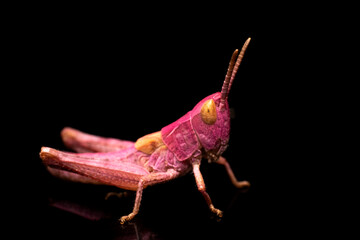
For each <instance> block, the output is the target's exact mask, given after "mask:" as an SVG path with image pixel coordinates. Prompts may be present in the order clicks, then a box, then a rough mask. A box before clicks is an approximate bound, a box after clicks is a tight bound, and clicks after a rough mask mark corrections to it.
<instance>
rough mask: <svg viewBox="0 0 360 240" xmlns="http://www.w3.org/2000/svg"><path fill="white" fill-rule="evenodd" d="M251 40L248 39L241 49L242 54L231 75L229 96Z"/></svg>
mask: <svg viewBox="0 0 360 240" xmlns="http://www.w3.org/2000/svg"><path fill="white" fill-rule="evenodd" d="M250 40H251V38H248V39H247V40H246V41H245V43H244V45H243V47H242V49H241V52H240V54H239V56H238V58H237V60H236V63H235V66H234V70H233V72H232V74H231V79H230V83H229V89H228V94H229V92H230V89H231V85H232V84H233V81H234V78H235V76H236V73H237V71H238V69H239V66H240V63H241V60H242V59H243V57H244V54H245V51H246V49H247V47H248V45H249V43H250Z"/></svg>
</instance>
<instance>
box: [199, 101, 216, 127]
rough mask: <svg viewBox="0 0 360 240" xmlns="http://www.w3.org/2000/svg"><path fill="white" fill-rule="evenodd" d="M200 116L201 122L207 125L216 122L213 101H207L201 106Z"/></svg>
mask: <svg viewBox="0 0 360 240" xmlns="http://www.w3.org/2000/svg"><path fill="white" fill-rule="evenodd" d="M200 115H201V119H202V120H203V122H204V123H206V124H208V125H213V124H214V123H215V122H216V118H217V113H216V105H215V102H214V100H213V99H209V100H207V101H206V102H205V103H204V104H203V105H202V107H201V111H200Z"/></svg>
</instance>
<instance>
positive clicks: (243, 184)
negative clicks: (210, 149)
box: [216, 157, 250, 188]
mask: <svg viewBox="0 0 360 240" xmlns="http://www.w3.org/2000/svg"><path fill="white" fill-rule="evenodd" d="M216 163H218V164H221V165H223V166H225V169H226V172H227V173H228V175H229V178H230V180H231V182H232V184H233V185H234V186H235V187H237V188H249V187H250V183H249V182H248V181H238V180H237V179H236V177H235V175H234V173H233V171H232V169H231V166H230V164H229V163H228V162H227V161H226V159H225V158H224V157H220V158H219V160H217V161H216Z"/></svg>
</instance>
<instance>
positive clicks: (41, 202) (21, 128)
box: [6, 11, 314, 239]
mask: <svg viewBox="0 0 360 240" xmlns="http://www.w3.org/2000/svg"><path fill="white" fill-rule="evenodd" d="M125 12H126V11H125ZM140 15H141V14H140ZM140 15H135V16H133V17H130V18H128V17H123V16H121V17H119V15H118V14H115V13H114V14H109V15H107V14H105V13H103V14H101V15H99V16H97V15H96V14H95V13H94V14H92V13H84V12H82V14H77V13H75V14H74V13H68V12H66V13H65V12H63V13H58V12H52V11H48V12H47V13H43V12H42V13H41V14H37V12H36V14H35V13H34V14H31V13H30V14H28V15H26V17H23V18H21V20H19V22H18V24H17V27H16V28H12V35H11V44H9V50H10V51H11V52H12V54H11V57H9V61H8V62H10V63H15V65H16V66H18V67H17V68H16V69H14V70H12V75H11V77H10V82H11V93H12V94H11V101H12V102H14V104H13V105H12V107H9V110H10V111H9V114H10V115H11V116H13V117H12V118H10V123H9V126H12V124H14V126H15V127H10V128H11V131H12V134H11V136H12V137H13V138H11V140H10V142H11V143H13V144H11V145H12V147H13V149H12V150H10V153H11V159H12V160H11V161H12V164H14V165H15V167H14V166H13V167H12V169H15V170H16V171H15V172H16V174H13V172H14V171H11V172H12V179H11V180H8V182H9V183H10V184H7V186H9V188H10V190H11V191H9V195H10V196H11V197H10V198H9V200H10V202H11V203H12V205H11V206H13V207H11V215H12V220H11V223H13V224H14V225H15V226H18V227H19V229H23V231H24V232H25V233H26V234H27V235H28V236H35V237H50V238H52V239H53V238H59V239H60V238H66V239H75V238H83V239H95V238H97V239H99V238H100V239H122V238H124V239H125V238H126V237H128V238H127V239H133V238H135V239H136V234H138V235H140V236H142V237H143V238H145V236H147V235H148V236H152V237H153V238H154V239H184V238H204V239H219V238H223V239H233V238H236V239H240V238H245V239H246V238H255V237H259V236H285V237H288V236H299V235H300V234H304V232H305V229H312V228H314V226H313V224H312V223H311V221H308V222H305V223H304V222H301V221H300V222H299V219H300V218H301V216H302V214H301V213H302V211H303V210H304V209H305V207H304V201H306V200H308V199H307V198H308V196H304V195H303V194H302V193H303V192H304V190H305V189H306V185H305V186H303V185H302V186H301V187H298V186H297V187H295V185H294V184H293V181H292V180H293V179H294V177H293V176H294V175H296V174H298V173H299V172H301V159H302V157H303V155H304V148H306V147H309V146H307V144H306V143H305V144H304V143H303V142H302V139H300V138H299V137H294V136H299V133H301V134H304V132H302V131H305V134H306V123H307V121H308V119H307V116H304V115H302V114H301V112H302V111H303V109H302V108H303V104H302V103H304V102H306V100H304V98H303V99H302V101H303V102H302V103H300V102H299V101H300V99H298V98H297V96H298V95H299V94H300V92H301V90H299V89H301V88H302V85H303V84H306V81H305V82H304V81H302V82H299V81H298V80H297V78H298V77H299V75H301V71H295V73H298V74H295V73H294V71H293V69H292V68H293V62H292V60H291V59H290V58H289V56H294V55H298V56H299V55H302V54H304V52H302V51H303V50H304V48H303V47H302V45H301V43H302V39H303V38H304V36H303V35H302V33H303V32H300V31H299V32H297V33H296V34H294V33H293V32H291V31H287V30H288V29H286V28H285V29H278V26H277V24H276V23H273V22H269V21H266V19H265V20H264V21H260V22H261V24H260V25H259V26H260V27H259V26H255V27H254V26H253V24H252V25H251V26H249V25H250V19H247V20H244V21H241V20H240V19H236V18H234V17H232V18H229V19H221V20H223V21H220V18H216V17H215V18H212V19H211V20H210V19H201V20H200V21H196V22H195V21H190V23H185V22H183V21H181V19H183V18H184V16H183V15H181V16H178V17H179V19H180V21H171V22H168V21H167V19H169V18H171V17H172V14H171V12H170V13H168V14H167V15H166V16H155V15H154V16H153V15H151V14H150V15H146V16H143V15H141V17H140ZM235 16H236V15H235ZM175 18H177V17H175ZM229 22H232V24H229ZM248 37H251V38H252V40H251V42H250V45H249V47H248V50H247V52H246V54H245V57H244V59H243V62H242V64H241V66H240V68H239V71H238V74H237V77H236V79H235V82H234V85H233V87H232V89H231V92H230V96H229V104H230V107H231V109H232V121H231V124H232V125H231V126H232V130H231V136H230V145H229V148H228V149H227V151H226V152H225V153H224V156H225V157H226V158H227V159H228V161H229V163H230V164H231V166H232V168H233V170H234V173H235V175H236V176H237V177H238V179H240V180H242V179H246V180H248V181H250V183H251V184H252V186H251V188H250V189H249V191H248V192H246V193H242V192H241V191H239V190H237V189H236V188H234V187H233V186H232V185H231V182H230V181H229V179H228V176H227V174H226V172H225V170H224V169H223V167H222V166H217V165H216V164H208V163H207V162H205V161H204V162H203V164H202V167H201V170H202V173H203V176H204V179H205V183H206V186H207V191H208V193H209V195H210V196H211V198H212V200H213V203H214V205H215V207H217V208H219V209H221V210H223V211H224V217H223V219H221V220H220V221H219V219H216V218H215V217H214V216H213V215H212V214H210V213H209V211H208V209H207V206H206V204H205V201H204V199H203V197H202V196H201V194H200V193H199V192H198V191H197V189H196V184H195V180H194V178H193V175H192V174H188V175H187V176H184V177H182V178H179V179H176V180H174V181H172V182H168V183H165V184H160V185H156V186H153V187H149V188H147V189H146V190H145V191H144V194H143V200H142V204H141V207H140V213H139V214H138V216H136V218H135V219H134V220H133V223H132V224H129V225H126V226H125V227H121V226H120V224H118V222H117V219H118V218H119V217H121V216H122V215H125V214H128V213H129V212H130V211H131V210H132V207H133V201H134V197H135V196H129V197H128V198H123V199H116V198H111V199H109V200H107V201H105V200H104V196H105V195H106V193H107V192H109V191H118V189H116V188H111V187H101V186H86V185H81V184H75V183H66V182H62V181H60V180H57V179H54V178H53V177H52V176H50V175H49V174H48V173H47V171H46V169H45V167H44V166H43V165H42V163H41V160H40V158H39V155H38V154H39V151H40V148H41V147H42V146H49V147H53V148H56V149H60V150H67V149H66V148H65V147H64V146H63V144H62V142H61V139H60V131H61V129H62V128H64V127H65V126H70V127H73V128H76V129H79V130H81V131H84V132H88V133H91V134H95V135H100V136H106V137H114V138H119V139H126V140H132V141H135V140H136V139H137V138H138V137H141V136H143V135H145V134H147V133H151V132H154V131H158V130H160V129H161V128H162V127H163V126H165V125H167V124H169V123H171V122H173V121H175V120H176V119H178V118H179V117H181V116H182V115H184V114H185V113H186V112H187V111H189V110H191V109H192V107H193V106H194V105H195V104H196V103H197V102H198V101H200V100H201V99H202V98H204V97H206V96H208V95H210V94H212V93H214V92H217V91H220V90H221V86H222V82H223V80H224V77H225V73H226V70H227V67H228V62H229V60H230V57H231V54H232V52H233V51H234V50H235V49H236V48H239V49H240V48H241V47H242V45H243V43H244V41H245V40H246V39H247V38H248ZM294 39H296V41H294ZM301 68H305V66H302V67H301ZM301 68H300V69H301ZM301 94H303V93H302V92H301ZM306 94H309V93H305V95H306ZM310 94H311V93H310ZM10 124H11V125H10ZM6 126H8V125H6ZM299 145H300V146H299ZM310 147H311V146H310ZM294 190H295V191H294ZM303 200H304V201H303ZM299 202H301V204H299ZM54 203H59V204H60V205H62V206H63V208H67V209H77V210H78V211H86V214H85V215H87V216H88V217H89V216H93V217H94V216H95V218H96V219H97V220H95V221H94V220H89V219H87V218H84V217H81V216H79V215H77V214H73V213H69V212H68V211H66V210H60V209H59V208H57V207H54V206H53V205H54ZM64 206H66V207H64ZM23 231H14V232H13V234H15V235H17V234H19V235H20V234H23ZM136 232H137V233H136Z"/></svg>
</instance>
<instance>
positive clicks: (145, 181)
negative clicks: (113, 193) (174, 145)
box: [119, 169, 180, 224]
mask: <svg viewBox="0 0 360 240" xmlns="http://www.w3.org/2000/svg"><path fill="white" fill-rule="evenodd" d="M179 175H180V173H179V172H177V171H175V170H174V169H169V170H168V171H166V172H157V173H150V174H149V175H146V176H143V177H142V178H141V179H140V180H139V183H138V188H137V191H136V198H135V204H134V208H133V211H132V212H131V213H130V214H129V215H126V216H122V217H121V218H120V219H119V221H120V223H121V224H124V223H125V222H127V221H130V220H131V219H133V218H134V217H135V215H136V214H137V213H138V212H139V208H140V203H141V197H142V192H143V190H144V188H145V187H147V186H149V185H153V184H157V183H161V182H166V181H169V180H172V179H174V178H176V177H178V176H179Z"/></svg>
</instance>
